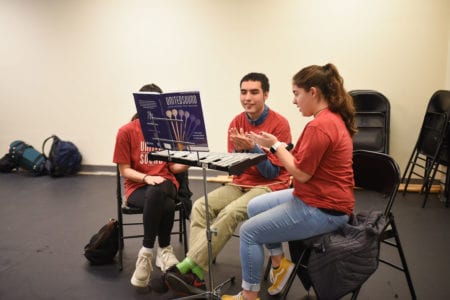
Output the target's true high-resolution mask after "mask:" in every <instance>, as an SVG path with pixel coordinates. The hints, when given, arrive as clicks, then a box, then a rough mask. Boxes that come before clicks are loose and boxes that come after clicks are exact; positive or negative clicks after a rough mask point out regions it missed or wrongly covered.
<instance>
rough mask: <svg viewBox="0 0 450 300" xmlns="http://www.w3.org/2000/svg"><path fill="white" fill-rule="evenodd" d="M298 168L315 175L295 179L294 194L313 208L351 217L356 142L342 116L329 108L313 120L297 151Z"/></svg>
mask: <svg viewBox="0 0 450 300" xmlns="http://www.w3.org/2000/svg"><path fill="white" fill-rule="evenodd" d="M293 155H294V157H295V164H296V166H297V167H298V168H299V169H300V170H302V171H304V172H306V173H308V174H309V175H311V176H312V177H311V179H310V180H308V181H307V182H305V183H300V182H298V181H296V180H294V195H295V196H297V197H298V198H300V199H301V200H302V201H303V202H305V203H306V204H308V205H310V206H314V207H319V208H327V209H333V210H337V211H342V212H345V213H347V214H351V213H352V211H353V208H354V205H355V197H354V194H353V187H354V178H353V167H352V164H353V142H352V138H351V136H350V134H349V132H348V130H347V128H346V127H345V124H344V121H343V120H342V118H341V116H340V115H338V114H335V113H333V112H331V111H330V110H328V109H325V110H323V111H322V112H321V113H320V114H319V115H318V116H317V117H316V118H314V120H312V121H310V122H309V123H308V124H307V125H306V127H305V129H304V130H303V133H302V134H301V135H300V138H299V139H298V141H297V144H296V146H295V148H294V150H293Z"/></svg>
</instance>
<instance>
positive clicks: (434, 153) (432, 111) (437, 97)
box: [402, 90, 450, 207]
mask: <svg viewBox="0 0 450 300" xmlns="http://www.w3.org/2000/svg"><path fill="white" fill-rule="evenodd" d="M449 115H450V91H445V90H439V91H436V92H435V93H434V94H433V95H432V96H431V99H430V101H429V102H428V105H427V110H426V112H425V116H424V118H423V122H422V126H421V128H420V132H419V137H418V139H417V142H416V144H415V146H414V149H413V152H412V153H411V156H410V158H409V161H408V164H407V166H406V169H405V172H404V173H403V176H402V182H403V183H404V184H405V189H404V191H403V194H405V193H406V191H407V188H408V185H409V184H410V182H411V179H412V177H413V175H414V177H415V178H418V179H420V180H421V190H420V191H421V193H423V194H424V199H423V204H422V207H425V205H426V203H427V200H428V195H429V193H430V190H431V187H432V185H433V182H434V180H435V177H436V174H437V173H438V172H439V173H441V174H443V175H445V178H446V179H445V196H446V197H447V200H446V206H448V184H449V172H447V171H442V170H441V169H440V165H442V166H445V167H448V161H449V160H448V157H449V150H450V148H449V147H448V143H449V134H450V131H449V130H448V122H449ZM446 169H447V168H446Z"/></svg>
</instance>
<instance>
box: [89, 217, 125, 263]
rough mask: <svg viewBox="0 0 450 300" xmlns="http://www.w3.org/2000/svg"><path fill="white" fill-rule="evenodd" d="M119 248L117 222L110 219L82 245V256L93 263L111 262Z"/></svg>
mask: <svg viewBox="0 0 450 300" xmlns="http://www.w3.org/2000/svg"><path fill="white" fill-rule="evenodd" d="M118 250H119V223H118V221H117V220H115V219H110V220H109V221H108V223H106V224H105V225H103V226H102V228H100V230H99V231H98V232H97V233H96V234H94V235H93V236H92V237H91V239H90V240H89V243H88V244H87V245H86V246H84V256H85V257H86V258H87V259H88V260H89V261H90V262H91V264H93V265H103V264H107V263H111V262H112V261H113V260H114V257H115V256H116V254H117V251H118Z"/></svg>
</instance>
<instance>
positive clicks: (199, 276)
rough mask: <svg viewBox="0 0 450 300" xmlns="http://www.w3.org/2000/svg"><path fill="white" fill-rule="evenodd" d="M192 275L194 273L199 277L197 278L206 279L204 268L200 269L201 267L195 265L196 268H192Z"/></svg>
mask: <svg viewBox="0 0 450 300" xmlns="http://www.w3.org/2000/svg"><path fill="white" fill-rule="evenodd" d="M192 273H194V274H195V275H197V277H198V278H199V279H200V280H203V279H204V276H203V270H202V268H200V266H199V265H195V267H193V268H192Z"/></svg>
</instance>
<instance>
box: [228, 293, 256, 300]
mask: <svg viewBox="0 0 450 300" xmlns="http://www.w3.org/2000/svg"><path fill="white" fill-rule="evenodd" d="M222 300H245V299H244V295H242V292H240V293H239V294H237V295H223V296H222ZM256 300H260V299H259V298H256Z"/></svg>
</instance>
